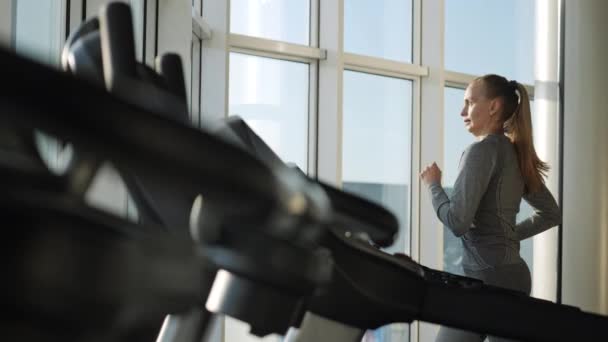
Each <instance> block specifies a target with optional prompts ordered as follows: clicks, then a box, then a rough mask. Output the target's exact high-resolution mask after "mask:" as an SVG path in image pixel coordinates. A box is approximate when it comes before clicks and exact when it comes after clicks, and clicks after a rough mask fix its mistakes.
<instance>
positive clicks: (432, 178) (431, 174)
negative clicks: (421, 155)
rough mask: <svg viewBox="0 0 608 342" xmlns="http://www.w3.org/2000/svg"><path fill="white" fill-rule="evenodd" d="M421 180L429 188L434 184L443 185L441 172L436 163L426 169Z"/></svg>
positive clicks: (421, 174) (421, 175)
mask: <svg viewBox="0 0 608 342" xmlns="http://www.w3.org/2000/svg"><path fill="white" fill-rule="evenodd" d="M420 178H421V179H422V181H423V182H424V183H425V184H426V185H427V186H430V185H431V184H434V183H440V184H441V170H440V169H439V166H437V164H436V163H433V164H431V165H429V166H427V167H425V168H424V170H423V171H422V172H421V173H420Z"/></svg>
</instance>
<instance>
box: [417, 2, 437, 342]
mask: <svg viewBox="0 0 608 342" xmlns="http://www.w3.org/2000/svg"><path fill="white" fill-rule="evenodd" d="M444 6H445V3H444V0H424V6H422V9H421V24H422V29H421V30H422V33H421V34H422V36H421V51H420V53H421V61H420V62H421V64H423V65H425V66H427V67H428V69H429V75H428V77H424V78H422V79H421V82H420V94H421V96H420V110H421V115H420V122H419V123H418V124H419V126H418V127H419V140H418V141H417V146H418V148H419V151H417V153H419V156H420V159H419V160H418V164H417V165H415V166H414V170H412V173H413V175H415V176H416V177H412V178H414V179H413V181H414V183H413V184H414V187H415V188H416V189H417V190H418V191H416V192H415V193H414V194H415V196H417V198H415V199H414V202H418V203H419V208H418V210H419V211H418V212H417V213H416V214H415V215H418V217H419V221H418V227H414V230H418V232H419V235H418V239H417V241H418V243H419V248H418V249H417V255H414V258H416V259H417V260H418V261H419V262H420V263H421V264H423V265H425V266H428V267H431V268H435V269H442V268H443V227H442V225H441V223H440V222H439V220H437V217H436V215H435V211H434V209H433V206H432V204H431V198H430V196H429V192H428V191H427V190H426V187H425V186H423V185H422V184H421V183H420V179H419V178H418V177H417V175H418V174H419V173H420V170H421V169H422V168H423V167H424V166H426V165H427V164H430V163H432V162H437V163H438V164H439V166H440V167H442V161H443V107H444V104H443V100H442V99H443V98H444V95H443V92H444V72H443V66H444V44H443V42H444V13H445V11H444ZM436 333H437V326H435V325H432V324H427V323H420V325H419V328H418V341H421V342H426V341H433V340H434V338H435V335H436Z"/></svg>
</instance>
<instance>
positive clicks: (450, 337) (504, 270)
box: [435, 262, 532, 342]
mask: <svg viewBox="0 0 608 342" xmlns="http://www.w3.org/2000/svg"><path fill="white" fill-rule="evenodd" d="M464 274H465V275H466V276H467V277H471V278H476V279H480V280H483V282H484V283H486V284H489V285H494V286H499V287H503V288H506V289H510V290H516V291H520V292H524V293H526V294H528V295H529V294H530V290H531V288H532V280H531V278H530V270H529V269H528V265H526V263H525V262H521V263H517V264H511V265H503V266H498V267H493V268H489V269H485V270H482V271H469V270H466V269H465V270H464ZM486 337H487V338H488V340H489V341H490V342H499V341H500V342H506V341H514V340H510V339H506V338H500V337H495V336H486V335H485V334H479V333H474V332H470V331H464V330H459V329H454V328H450V327H444V326H442V327H441V328H440V329H439V333H438V334H437V338H436V339H435V342H482V341H484V340H485V338H486Z"/></svg>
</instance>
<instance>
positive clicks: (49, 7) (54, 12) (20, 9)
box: [13, 0, 61, 65]
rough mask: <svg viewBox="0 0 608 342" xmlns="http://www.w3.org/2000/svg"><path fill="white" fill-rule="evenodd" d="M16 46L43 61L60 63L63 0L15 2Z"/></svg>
mask: <svg viewBox="0 0 608 342" xmlns="http://www.w3.org/2000/svg"><path fill="white" fill-rule="evenodd" d="M13 6H16V8H15V9H14V14H15V18H14V19H15V26H14V28H15V33H14V34H15V36H14V39H15V50H16V51H17V53H19V54H23V55H26V56H28V57H30V58H33V59H35V60H37V61H39V62H41V63H45V64H50V65H58V64H59V54H60V51H59V49H60V43H61V41H60V40H61V33H60V32H61V31H60V29H61V25H60V20H61V0H48V1H38V0H19V1H15V2H13Z"/></svg>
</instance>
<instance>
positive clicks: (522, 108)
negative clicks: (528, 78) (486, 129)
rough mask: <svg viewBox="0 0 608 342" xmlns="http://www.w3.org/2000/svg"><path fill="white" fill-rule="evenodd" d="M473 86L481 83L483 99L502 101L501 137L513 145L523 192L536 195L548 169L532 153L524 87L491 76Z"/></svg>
mask: <svg viewBox="0 0 608 342" xmlns="http://www.w3.org/2000/svg"><path fill="white" fill-rule="evenodd" d="M473 82H483V89H484V91H485V96H486V98H488V99H495V98H502V101H503V111H502V113H501V121H502V122H503V128H504V132H505V135H506V136H507V137H509V139H510V140H511V142H512V143H513V145H515V150H516V151H517V159H518V163H519V169H520V171H521V174H522V177H523V179H524V184H525V186H526V189H525V192H526V193H535V192H537V191H539V190H540V189H541V186H542V184H543V183H544V178H546V177H547V172H548V171H549V165H547V163H545V162H543V161H542V160H540V158H538V155H537V154H536V150H535V149H534V141H533V138H532V115H531V112H530V97H529V96H528V91H527V90H526V87H524V86H523V85H522V84H520V83H518V82H517V81H508V80H507V79H506V78H504V77H502V76H499V75H493V74H490V75H484V76H481V77H478V78H476V79H475V80H474V81H473Z"/></svg>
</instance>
